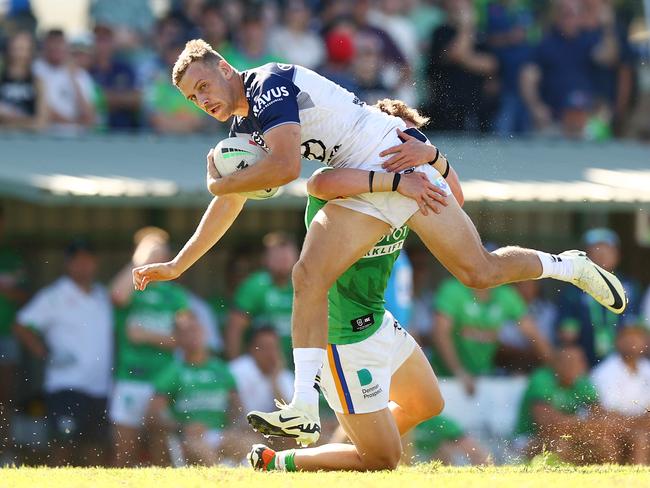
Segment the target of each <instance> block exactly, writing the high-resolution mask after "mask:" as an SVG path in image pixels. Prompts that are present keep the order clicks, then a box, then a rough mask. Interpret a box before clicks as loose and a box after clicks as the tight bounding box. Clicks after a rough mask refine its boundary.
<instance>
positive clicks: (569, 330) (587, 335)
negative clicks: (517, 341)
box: [555, 228, 639, 366]
mask: <svg viewBox="0 0 650 488" xmlns="http://www.w3.org/2000/svg"><path fill="white" fill-rule="evenodd" d="M583 242H584V244H585V247H586V251H587V256H589V258H590V259H591V260H592V261H593V262H594V263H596V264H597V265H599V266H601V267H602V268H604V269H606V270H607V271H609V272H611V273H616V275H617V276H619V277H620V276H621V275H620V273H619V272H618V271H617V268H618V264H619V261H620V250H619V248H620V239H619V237H618V235H617V234H616V233H615V232H614V231H613V230H611V229H606V228H595V229H591V230H589V231H587V232H586V233H585V235H584V236H583ZM621 282H622V283H623V287H624V288H625V292H626V294H627V297H628V300H629V305H628V307H627V309H626V311H625V313H624V314H622V315H616V314H615V313H613V312H610V311H609V310H607V309H606V308H604V307H601V306H600V305H599V304H598V303H597V302H596V301H595V300H594V299H593V298H591V297H590V296H589V295H586V294H585V293H582V292H581V291H580V290H578V289H577V288H576V289H572V288H573V287H566V288H564V289H563V290H562V292H561V293H560V297H559V300H558V302H559V305H558V309H559V310H558V321H557V324H556V329H555V331H556V336H557V341H558V342H559V343H561V344H576V345H579V346H580V347H581V348H582V349H583V350H584V352H585V355H586V356H587V360H588V362H589V364H590V365H591V366H593V365H595V364H596V363H598V362H599V361H600V360H601V359H603V358H604V357H605V356H607V355H608V354H609V353H610V352H612V351H613V350H614V342H615V338H616V331H617V329H618V328H619V327H622V326H625V325H628V324H630V323H635V322H636V321H637V319H638V310H639V296H638V293H639V291H638V290H639V287H638V285H637V283H636V282H634V281H632V280H629V279H626V278H625V277H621Z"/></svg>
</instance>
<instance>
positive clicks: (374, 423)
mask: <svg viewBox="0 0 650 488" xmlns="http://www.w3.org/2000/svg"><path fill="white" fill-rule="evenodd" d="M336 417H337V418H338V421H339V423H340V424H341V427H343V430H344V431H345V433H346V435H347V436H348V438H349V439H350V441H352V443H353V444H354V446H355V447H356V449H357V453H358V454H359V457H360V459H361V461H362V463H363V465H364V468H365V469H369V470H374V469H394V468H395V467H396V466H397V464H398V463H399V460H400V457H401V455H402V440H401V438H400V434H399V431H398V430H397V426H396V425H395V420H394V419H393V415H392V414H391V412H390V410H389V409H388V408H383V409H382V410H379V411H377V412H372V413H362V414H344V413H337V414H336Z"/></svg>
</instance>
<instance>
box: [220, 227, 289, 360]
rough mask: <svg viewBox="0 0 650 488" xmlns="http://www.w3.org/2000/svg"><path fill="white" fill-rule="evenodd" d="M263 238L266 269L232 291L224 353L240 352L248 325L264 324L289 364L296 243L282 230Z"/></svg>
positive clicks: (230, 355) (236, 354)
mask: <svg viewBox="0 0 650 488" xmlns="http://www.w3.org/2000/svg"><path fill="white" fill-rule="evenodd" d="M263 242H264V267H265V268H266V269H264V270H262V271H258V272H256V273H253V274H252V275H251V276H249V277H248V278H247V279H246V280H244V282H243V283H242V284H241V285H240V286H239V287H238V288H237V291H236V292H235V300H234V307H233V310H232V311H231V312H230V315H229V317H228V324H227V326H226V333H225V342H226V357H227V358H228V359H235V358H236V357H237V356H239V355H240V354H242V352H243V351H242V349H243V342H244V334H245V331H246V329H247V328H249V327H250V326H253V327H256V326H259V325H262V324H265V325H271V326H272V327H273V328H274V329H275V330H276V331H277V333H278V336H279V337H280V343H281V346H282V350H283V353H284V356H285V360H286V362H287V364H288V365H291V364H292V358H293V356H292V353H291V308H292V302H293V286H292V284H291V271H292V269H293V265H294V264H296V261H297V260H298V247H297V246H296V243H295V241H294V240H293V239H292V238H291V237H290V236H288V235H286V234H283V233H281V232H273V233H270V234H267V235H266V236H265V237H264V240H263Z"/></svg>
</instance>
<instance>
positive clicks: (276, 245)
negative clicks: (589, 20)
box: [0, 213, 650, 466]
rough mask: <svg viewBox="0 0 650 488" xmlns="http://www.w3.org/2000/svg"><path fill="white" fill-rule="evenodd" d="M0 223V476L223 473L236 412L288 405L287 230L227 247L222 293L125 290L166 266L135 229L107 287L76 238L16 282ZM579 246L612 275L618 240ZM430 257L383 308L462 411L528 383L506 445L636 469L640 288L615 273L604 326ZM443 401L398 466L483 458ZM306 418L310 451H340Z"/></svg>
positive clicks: (240, 421)
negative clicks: (313, 433) (497, 386)
mask: <svg viewBox="0 0 650 488" xmlns="http://www.w3.org/2000/svg"><path fill="white" fill-rule="evenodd" d="M1 224H2V218H1V213H0V465H2V464H5V463H17V464H22V463H27V464H30V463H46V464H49V465H53V466H60V465H66V464H75V465H107V466H140V465H151V464H153V465H173V466H182V465H185V464H205V465H213V464H216V463H226V464H231V465H236V464H239V463H240V462H241V461H242V459H243V457H244V455H245V453H246V452H247V450H248V449H249V448H250V446H251V444H253V443H256V442H259V440H260V439H259V438H258V434H256V433H254V432H253V431H252V430H250V428H249V427H248V425H247V424H246V421H245V414H246V412H248V411H249V410H252V409H258V410H262V411H264V410H271V409H273V408H274V399H276V398H277V399H281V400H285V401H289V400H290V399H291V397H292V394H293V374H292V364H291V358H292V355H291V337H290V329H291V328H290V318H291V307H292V284H291V270H292V268H293V265H294V264H295V262H296V261H297V259H298V254H299V247H298V244H297V242H296V241H295V240H294V239H293V238H292V237H291V236H290V235H286V234H284V233H271V234H268V235H267V236H265V237H264V239H263V249H262V251H261V253H257V252H256V251H251V252H248V251H242V250H241V249H237V250H233V251H232V253H231V254H230V256H229V259H228V266H227V269H226V277H225V279H224V280H220V281H223V282H220V283H215V287H214V288H213V289H210V290H196V291H191V290H190V289H188V288H187V287H185V286H183V285H182V284H179V283H177V282H158V283H152V284H149V285H148V286H147V288H146V290H145V291H142V292H140V291H138V292H136V291H134V288H133V284H132V277H131V269H132V267H133V266H138V265H142V264H146V263H150V262H158V261H161V260H168V259H169V258H170V256H171V255H172V249H171V248H170V243H169V235H168V234H167V232H165V231H164V230H162V229H159V228H156V227H147V228H144V229H141V230H140V231H138V232H137V233H136V234H135V235H134V250H133V254H132V258H131V260H130V261H129V262H128V263H125V264H124V267H123V268H122V269H121V270H117V271H115V272H114V273H113V275H114V276H113V278H112V279H111V280H110V281H109V282H108V283H107V284H106V285H103V284H101V283H99V282H98V280H97V273H98V267H99V266H100V264H101V263H100V259H101V256H99V255H98V254H97V253H96V251H95V250H94V248H93V246H92V245H91V243H90V242H88V241H86V240H83V239H76V240H74V241H72V242H71V243H70V244H69V245H68V246H67V247H66V248H65V249H64V250H63V260H62V262H63V266H64V269H63V270H62V274H61V276H60V278H58V279H57V280H55V281H54V282H53V283H50V284H48V285H47V286H45V287H43V288H41V289H31V287H30V285H29V281H30V280H29V273H28V272H27V271H26V269H27V268H26V266H25V263H24V262H23V260H22V258H21V255H20V251H19V249H16V248H15V247H12V246H11V243H10V242H8V241H7V240H5V239H3V238H2V233H1V229H2V225H1ZM582 244H583V245H584V247H585V249H586V250H587V252H588V254H589V256H590V258H591V259H592V260H594V261H595V262H596V263H598V264H599V265H600V266H602V267H603V268H605V269H607V270H609V271H615V270H616V271H617V273H618V270H617V267H618V262H619V257H620V256H619V249H620V241H619V238H618V236H617V234H616V233H614V232H613V231H612V230H610V229H607V228H595V229H591V230H589V231H588V232H587V233H586V234H585V235H584V237H583V243H582ZM491 246H493V245H492V244H487V245H486V247H488V248H490V247H491ZM432 263H433V260H432V259H431V257H430V256H429V254H428V253H427V252H426V251H425V250H424V249H419V248H413V249H410V250H409V252H408V253H406V252H403V253H402V255H401V257H400V261H399V262H398V264H397V265H396V268H395V270H394V272H393V275H392V278H391V282H390V285H389V289H388V291H387V292H386V300H387V308H388V309H389V310H391V311H392V313H393V314H394V315H395V317H397V318H398V320H399V321H400V323H402V324H404V326H405V327H406V328H407V329H408V330H409V331H410V332H411V334H412V335H413V336H414V337H415V338H416V339H417V341H418V342H419V343H420V345H421V346H422V348H423V349H424V351H425V352H426V354H427V356H428V357H429V358H430V360H431V363H432V365H433V367H434V370H435V371H436V374H437V375H438V376H439V378H440V380H441V381H443V382H445V381H450V382H455V384H456V385H458V389H459V391H461V392H462V401H463V402H466V403H465V404H466V405H468V406H469V405H472V404H475V403H477V402H479V403H480V398H481V393H480V392H479V391H478V390H479V389H480V388H481V386H480V385H481V382H482V381H483V382H485V381H486V380H488V379H489V380H490V381H492V380H494V379H495V378H496V379H500V380H508V379H513V378H518V379H520V380H521V381H524V382H526V383H527V386H526V387H525V388H524V389H523V390H521V392H522V393H521V398H511V399H509V401H510V402H514V403H513V407H514V408H517V409H518V417H517V421H516V423H515V425H514V429H513V431H512V432H510V433H509V436H508V443H509V445H510V446H511V447H510V452H512V453H515V454H516V455H517V456H518V458H519V459H527V458H532V457H534V456H536V455H540V454H541V453H543V455H544V456H547V455H550V454H553V455H555V456H557V457H558V458H559V459H560V460H562V461H566V462H572V463H577V464H583V463H598V462H617V463H636V464H650V359H648V358H649V353H648V344H649V342H648V340H649V333H648V331H649V330H650V288H649V289H648V290H647V291H645V293H644V292H643V290H642V289H641V287H640V286H639V284H638V283H635V282H634V281H632V280H629V279H626V278H625V276H623V277H622V278H623V280H622V281H623V282H624V284H625V287H626V290H627V292H628V296H629V299H630V305H629V308H628V310H627V311H626V313H625V314H624V315H622V316H619V315H615V314H613V313H611V312H609V311H607V310H606V309H605V308H603V307H601V306H599V305H598V304H597V303H596V302H595V301H594V300H593V299H592V298H590V297H589V296H588V295H586V294H584V293H582V292H580V291H578V289H577V288H575V287H572V286H567V287H565V288H562V289H561V290H560V291H559V292H558V290H556V289H554V290H550V291H551V293H547V292H549V290H544V289H543V287H542V285H543V282H540V281H529V282H523V283H518V284H516V285H513V286H502V287H499V288H496V289H491V290H473V289H469V288H466V287H464V286H463V285H462V284H461V283H460V282H458V281H457V280H455V279H454V278H452V277H445V278H443V279H442V280H433V279H432V276H433V273H432V272H431V269H432V266H431V265H432ZM619 276H620V273H619ZM434 281H435V283H434ZM197 291H200V293H196V292H197ZM217 291H218V292H219V293H220V294H216V292H217ZM481 405H483V404H481ZM447 408H448V410H447V411H446V412H443V415H442V416H439V417H436V418H433V419H431V420H429V421H427V422H425V423H424V424H422V425H420V426H418V427H417V428H416V429H415V431H414V432H413V433H412V434H411V435H410V437H409V438H408V442H407V443H405V444H406V445H408V446H409V450H410V453H409V457H408V459H417V460H420V461H426V460H430V459H440V460H442V461H443V462H446V463H453V464H470V463H471V464H482V463H487V462H491V459H494V458H493V457H492V456H493V448H494V446H492V445H489V443H488V442H486V440H485V439H482V438H481V437H480V436H476V435H475V433H474V432H471V431H466V430H465V428H464V427H463V426H462V425H460V424H459V423H458V422H456V421H454V420H453V419H452V418H451V417H453V413H454V412H450V411H449V408H456V409H457V408H459V405H458V404H455V407H452V406H451V404H450V403H448V407H447ZM481 408H482V409H485V408H488V407H487V405H485V406H482V407H481ZM321 410H322V417H323V436H322V440H323V441H327V440H328V439H338V440H339V441H344V440H345V436H344V435H343V434H342V433H341V432H340V431H338V430H336V424H337V423H336V420H335V418H334V416H333V414H332V412H331V411H330V410H329V408H328V407H327V406H326V405H325V404H323V406H322V408H321ZM328 412H329V413H328ZM479 412H480V414H481V415H487V414H488V413H489V412H486V411H481V410H479ZM456 413H457V412H456ZM450 415H451V416H450ZM457 418H458V416H457ZM461 418H462V416H461ZM274 445H275V446H276V447H286V446H288V445H289V444H287V443H284V442H282V441H275V443H274Z"/></svg>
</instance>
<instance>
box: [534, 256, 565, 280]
mask: <svg viewBox="0 0 650 488" xmlns="http://www.w3.org/2000/svg"><path fill="white" fill-rule="evenodd" d="M536 252H537V257H539V260H540V261H541V263H542V274H541V275H540V276H539V278H538V279H540V278H555V279H556V280H561V281H569V280H570V279H571V278H572V277H573V265H572V263H571V260H570V259H564V258H562V257H561V256H557V255H556V254H549V253H547V252H542V251H536Z"/></svg>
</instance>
